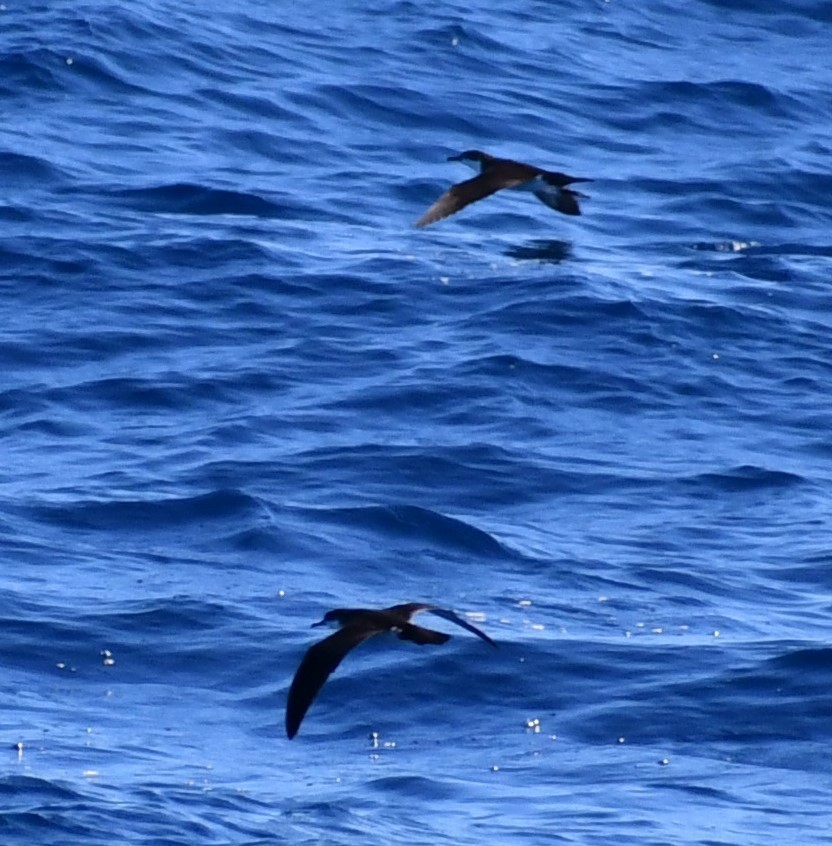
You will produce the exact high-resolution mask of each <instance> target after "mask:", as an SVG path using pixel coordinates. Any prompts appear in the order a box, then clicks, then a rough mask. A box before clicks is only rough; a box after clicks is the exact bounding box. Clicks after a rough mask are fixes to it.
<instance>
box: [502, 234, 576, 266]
mask: <svg viewBox="0 0 832 846" xmlns="http://www.w3.org/2000/svg"><path fill="white" fill-rule="evenodd" d="M504 252H505V255H507V256H508V257H509V258H513V259H520V260H521V261H543V262H548V263H550V264H557V263H558V262H561V261H564V260H565V259H568V258H571V256H572V242H571V241H559V240H557V239H554V238H534V239H533V240H531V241H526V242H525V243H523V244H516V245H513V246H510V247H508V248H507V249H506V250H505V251H504Z"/></svg>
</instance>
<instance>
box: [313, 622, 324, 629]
mask: <svg viewBox="0 0 832 846" xmlns="http://www.w3.org/2000/svg"><path fill="white" fill-rule="evenodd" d="M325 625H326V620H318V622H317V623H312V628H313V629H316V628H317V627H318V626H325Z"/></svg>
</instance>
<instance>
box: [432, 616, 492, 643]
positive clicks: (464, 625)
mask: <svg viewBox="0 0 832 846" xmlns="http://www.w3.org/2000/svg"><path fill="white" fill-rule="evenodd" d="M425 611H429V612H430V613H431V614H436V616H437V617H442V619H444V620H450V622H452V623H456V624H457V625H458V626H462V628H463V629H467V630H468V631H469V632H471V633H472V634H475V635H476V636H477V637H478V638H480V639H481V640H484V641H485V642H486V643H487V644H489V645H491V646H493V647H494V648H495V649H496V648H497V644H496V643H494V641H493V640H491V638H490V637H489V636H488V635H487V634H486V633H485V632H484V631H481V630H480V629H478V628H477V627H476V626H474V625H472V624H471V623H469V622H468V621H467V620H464V619H463V618H462V617H460V616H459V614H455V613H454V612H453V611H450V610H449V609H447V608H437V607H436V606H435V605H430V606H428V607H427V608H425Z"/></svg>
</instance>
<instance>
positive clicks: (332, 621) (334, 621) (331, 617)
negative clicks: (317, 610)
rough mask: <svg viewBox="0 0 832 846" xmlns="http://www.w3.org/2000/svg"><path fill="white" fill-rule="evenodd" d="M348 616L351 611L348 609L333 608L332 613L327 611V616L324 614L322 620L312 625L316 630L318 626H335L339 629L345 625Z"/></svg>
mask: <svg viewBox="0 0 832 846" xmlns="http://www.w3.org/2000/svg"><path fill="white" fill-rule="evenodd" d="M348 614H349V610H348V609H347V608H333V610H332V611H327V612H326V614H324V616H323V619H322V620H318V622H317V623H312V628H313V629H314V628H317V627H318V626H334V627H335V628H337V627H338V626H340V625H342V624H343V622H344V619H345V617H346V616H347V615H348Z"/></svg>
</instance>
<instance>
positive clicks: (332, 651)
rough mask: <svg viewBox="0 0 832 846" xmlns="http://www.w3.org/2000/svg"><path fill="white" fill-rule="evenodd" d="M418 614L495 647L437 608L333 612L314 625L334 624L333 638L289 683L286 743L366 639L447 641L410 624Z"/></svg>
mask: <svg viewBox="0 0 832 846" xmlns="http://www.w3.org/2000/svg"><path fill="white" fill-rule="evenodd" d="M422 611H429V612H431V613H433V614H437V615H438V616H440V617H443V618H444V619H446V620H450V621H451V622H452V623H456V624H457V625H458V626H462V628H464V629H467V630H468V631H470V632H473V633H474V634H475V635H477V636H478V637H480V638H482V639H483V640H484V641H485V642H486V643H489V644H490V645H491V646H494V647H496V645H497V644H496V643H494V641H493V640H491V638H490V637H488V635H487V634H485V633H484V632H481V631H480V630H479V629H478V628H477V627H476V626H472V625H471V624H470V623H469V622H467V621H466V620H463V619H462V618H461V617H459V616H458V615H457V614H455V613H454V612H453V611H449V610H447V609H445V608H438V607H436V606H435V605H426V604H424V603H419V602H410V603H407V604H404V605H393V606H391V607H390V608H383V609H381V610H374V609H369V608H336V609H334V610H333V611H328V612H327V613H326V614H325V615H324V618H323V620H321V621H320V622H319V623H315V624H314V625H315V626H321V625H324V624H325V623H337V624H338V625H339V626H340V628H339V629H338V631H337V632H335V634H332V635H330V636H329V637H327V638H324V639H323V640H322V641H320V642H319V643H316V644H315V645H314V646H311V647H310V648H309V649H308V650H307V652H306V654H305V655H304V656H303V660H302V661H301V662H300V666H299V667H298V669H297V672H296V673H295V677H294V678H293V679H292V685H291V687H290V688H289V696H288V699H287V701H286V734H287V735H288V737H289V739H290V740H291V739H292V738H293V737H294V736H295V735H296V734H297V732H298V729H299V728H300V724H301V722H302V721H303V718H304V716H306V712H307V711H308V710H309V706H310V705H311V704H312V702H313V701H314V700H315V697H316V696H317V695H318V692H319V691H320V689H321V688H322V687H323V686H324V683H325V682H326V680H327V679H328V678H329V676H330V674H331V673H332V672H333V671H334V670H335V668H336V667H337V666H338V665H339V664H340V663H341V661H343V659H344V658H345V657H346V655H347V653H348V652H349V651H350V650H351V649H354V648H355V647H356V646H358V645H359V644H360V643H363V642H364V641H365V640H367V639H368V638H371V637H373V636H374V635H377V634H381V633H382V632H394V633H396V634H398V636H399V638H400V639H401V640H409V641H412V642H413V643H417V644H419V645H420V646H424V645H425V644H434V645H439V644H442V643H446V642H447V641H448V640H450V637H451V636H450V635H447V634H444V633H443V632H436V631H433V630H432V629H426V628H423V627H422V626H416V625H414V624H413V623H411V622H410V620H411V618H412V617H413V616H414V615H415V614H418V613H420V612H422Z"/></svg>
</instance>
